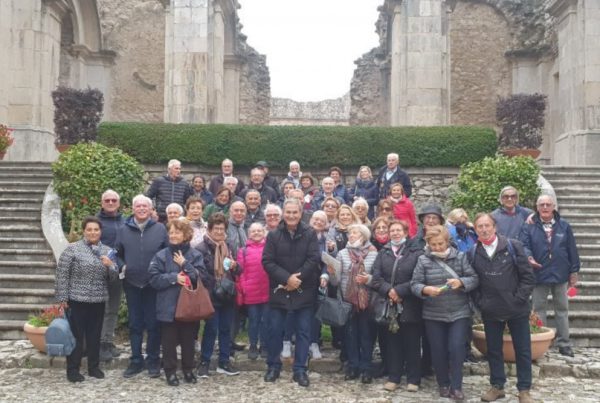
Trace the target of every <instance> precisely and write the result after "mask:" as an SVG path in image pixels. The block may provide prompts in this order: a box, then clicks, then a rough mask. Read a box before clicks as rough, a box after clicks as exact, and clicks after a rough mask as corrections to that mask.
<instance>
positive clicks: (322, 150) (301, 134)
mask: <svg viewBox="0 0 600 403" xmlns="http://www.w3.org/2000/svg"><path fill="white" fill-rule="evenodd" d="M98 142H101V143H104V144H106V145H109V146H116V147H119V148H121V149H122V150H123V151H125V152H126V153H127V154H129V155H131V156H134V157H135V158H137V159H138V160H139V161H141V162H143V163H162V162H166V161H168V160H170V159H172V158H176V159H178V160H181V161H183V162H187V163H195V164H202V165H208V166H220V164H221V161H222V160H223V159H224V158H230V159H231V160H233V161H235V163H236V165H237V166H253V165H254V164H255V163H256V161H258V160H266V161H268V162H269V163H270V164H271V166H272V167H276V168H284V167H285V168H287V166H288V164H289V162H290V161H291V160H298V161H300V162H301V164H302V165H303V166H310V167H317V168H319V167H329V166H332V165H338V166H341V167H356V166H359V165H369V166H380V165H382V164H383V163H384V161H385V157H386V155H387V154H388V153H390V152H397V153H398V154H399V155H400V164H401V166H403V167H442V166H445V167H450V166H460V165H462V164H465V163H468V162H471V161H477V160H480V159H482V158H484V157H487V156H493V155H494V154H495V152H496V149H497V140H496V134H495V132H494V130H492V129H489V128H484V127H473V126H468V127H467V126H439V127H362V126H242V125H200V124H197V125H192V124H180V125H176V124H152V123H112V122H108V123H103V124H102V125H100V128H99V132H98Z"/></svg>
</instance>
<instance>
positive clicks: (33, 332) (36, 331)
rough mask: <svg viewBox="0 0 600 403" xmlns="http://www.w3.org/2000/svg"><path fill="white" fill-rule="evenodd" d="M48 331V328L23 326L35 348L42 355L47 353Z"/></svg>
mask: <svg viewBox="0 0 600 403" xmlns="http://www.w3.org/2000/svg"><path fill="white" fill-rule="evenodd" d="M46 330H48V326H43V327H35V326H32V325H30V324H29V323H25V324H24V325H23V331H24V332H25V335H26V336H27V338H28V339H29V341H30V342H31V344H33V347H35V348H37V349H38V350H39V351H40V352H42V353H45V352H46Z"/></svg>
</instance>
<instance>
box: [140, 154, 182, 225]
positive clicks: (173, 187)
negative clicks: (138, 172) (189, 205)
mask: <svg viewBox="0 0 600 403" xmlns="http://www.w3.org/2000/svg"><path fill="white" fill-rule="evenodd" d="M167 171H168V175H164V176H159V177H158V178H155V179H154V180H153V181H152V185H150V189H148V192H147V193H146V196H148V197H149V198H151V199H155V205H156V212H157V213H158V217H159V219H160V222H162V223H166V222H167V214H166V211H165V210H166V208H167V206H168V205H169V204H171V203H177V204H179V205H180V206H185V202H186V201H187V199H188V197H190V196H192V195H193V194H194V190H193V189H192V187H191V186H190V184H189V183H187V181H186V180H185V179H183V177H182V176H181V162H179V161H178V160H171V161H169V164H168V165H167Z"/></svg>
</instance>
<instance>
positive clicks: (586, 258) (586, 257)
mask: <svg viewBox="0 0 600 403" xmlns="http://www.w3.org/2000/svg"><path fill="white" fill-rule="evenodd" d="M579 260H581V262H582V264H584V265H585V266H586V267H588V265H587V264H585V263H595V262H600V256H593V255H582V254H579Z"/></svg>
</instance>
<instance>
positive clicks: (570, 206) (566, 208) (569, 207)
mask: <svg viewBox="0 0 600 403" xmlns="http://www.w3.org/2000/svg"><path fill="white" fill-rule="evenodd" d="M558 207H559V210H560V214H561V215H563V214H571V213H579V214H597V213H598V211H600V206H598V205H597V204H581V203H562V202H561V201H560V199H559V201H558Z"/></svg>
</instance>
